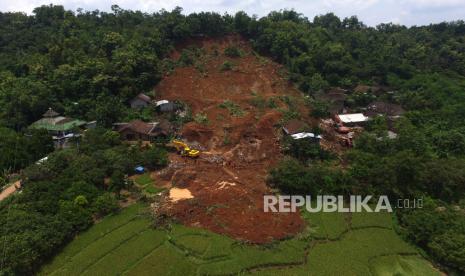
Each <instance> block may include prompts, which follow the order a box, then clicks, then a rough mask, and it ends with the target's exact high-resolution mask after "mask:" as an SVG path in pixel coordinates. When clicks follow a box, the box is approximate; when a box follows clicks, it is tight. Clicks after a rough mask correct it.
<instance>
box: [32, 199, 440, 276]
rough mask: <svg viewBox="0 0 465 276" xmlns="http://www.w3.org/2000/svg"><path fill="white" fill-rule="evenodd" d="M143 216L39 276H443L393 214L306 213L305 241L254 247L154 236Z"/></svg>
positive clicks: (94, 234) (190, 233)
mask: <svg viewBox="0 0 465 276" xmlns="http://www.w3.org/2000/svg"><path fill="white" fill-rule="evenodd" d="M144 210H145V206H144V205H142V204H135V205H132V206H130V207H127V208H126V209H124V210H122V211H121V212H120V213H119V214H117V215H113V216H108V217H106V218H105V219H103V220H102V221H101V222H100V223H98V224H96V225H95V226H93V227H92V228H90V229H89V230H88V231H86V232H84V233H82V234H81V235H79V236H77V237H76V238H75V239H74V240H73V241H72V242H71V243H69V244H68V246H66V247H65V248H64V249H63V250H62V252H61V253H60V254H58V255H57V256H56V257H55V258H54V259H53V260H51V262H50V263H49V264H47V265H45V266H44V267H43V268H42V270H41V271H40V273H39V275H184V276H185V275H237V274H241V275H244V274H255V275H380V276H381V275H382V276H384V275H439V273H438V271H436V270H435V269H434V268H433V266H432V265H431V264H430V263H429V262H428V261H426V260H425V259H424V258H422V257H421V256H420V255H419V253H418V252H417V250H416V249H415V248H413V247H412V246H410V245H409V244H407V243H406V242H404V241H403V240H402V239H401V238H400V237H399V236H398V235H397V234H396V233H395V232H394V230H393V229H392V220H391V215H390V214H387V213H377V214H373V213H371V214H343V213H316V214H309V213H304V218H305V219H306V220H307V221H308V229H307V231H305V233H303V234H301V235H299V236H297V237H294V238H292V239H289V240H285V241H276V242H274V243H272V244H268V245H264V246H254V245H248V244H245V243H242V242H238V241H236V240H233V239H230V238H228V237H225V236H222V235H218V234H214V233H211V232H209V231H206V230H202V229H196V228H188V227H184V226H181V225H172V227H171V229H170V230H169V231H168V230H156V229H153V227H152V224H151V221H150V220H149V218H148V217H146V215H144V214H143V213H144Z"/></svg>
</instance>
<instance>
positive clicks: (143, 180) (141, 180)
mask: <svg viewBox="0 0 465 276" xmlns="http://www.w3.org/2000/svg"><path fill="white" fill-rule="evenodd" d="M135 182H136V184H137V185H140V186H143V187H145V186H147V185H148V184H151V183H153V180H152V178H151V177H150V173H144V174H143V175H140V176H138V177H136V179H135Z"/></svg>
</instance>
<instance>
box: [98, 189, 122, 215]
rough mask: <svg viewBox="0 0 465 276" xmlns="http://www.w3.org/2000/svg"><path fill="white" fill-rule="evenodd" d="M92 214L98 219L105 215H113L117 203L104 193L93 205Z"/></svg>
mask: <svg viewBox="0 0 465 276" xmlns="http://www.w3.org/2000/svg"><path fill="white" fill-rule="evenodd" d="M93 207H94V212H95V213H96V214H97V216H98V217H103V216H105V215H108V214H111V213H114V212H116V211H118V209H119V206H118V201H117V200H116V198H115V197H114V196H113V195H112V194H110V193H104V194H103V195H101V196H99V197H97V199H96V200H95V203H94V206H93Z"/></svg>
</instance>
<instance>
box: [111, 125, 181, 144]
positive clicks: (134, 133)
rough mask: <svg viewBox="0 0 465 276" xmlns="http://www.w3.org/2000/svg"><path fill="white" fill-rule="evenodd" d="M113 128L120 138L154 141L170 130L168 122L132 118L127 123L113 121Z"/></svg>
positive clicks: (164, 135) (169, 132)
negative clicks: (148, 121)
mask: <svg viewBox="0 0 465 276" xmlns="http://www.w3.org/2000/svg"><path fill="white" fill-rule="evenodd" d="M113 130H115V131H117V132H118V133H119V134H120V136H121V139H123V140H127V141H154V140H155V139H156V138H158V137H167V136H169V135H170V134H171V132H172V127H171V125H170V124H169V123H168V122H165V121H162V122H150V123H146V122H143V121H141V120H134V121H131V122H128V123H115V124H113Z"/></svg>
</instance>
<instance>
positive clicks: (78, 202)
mask: <svg viewBox="0 0 465 276" xmlns="http://www.w3.org/2000/svg"><path fill="white" fill-rule="evenodd" d="M74 204H75V205H77V206H81V207H84V206H86V205H88V204H89V201H87V198H86V197H85V196H83V195H78V196H77V197H76V198H75V199H74Z"/></svg>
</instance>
